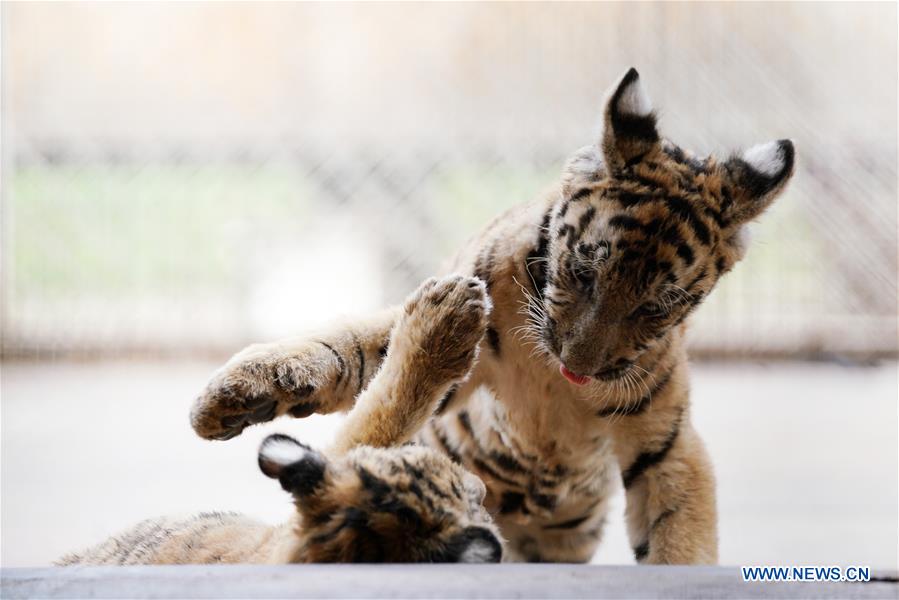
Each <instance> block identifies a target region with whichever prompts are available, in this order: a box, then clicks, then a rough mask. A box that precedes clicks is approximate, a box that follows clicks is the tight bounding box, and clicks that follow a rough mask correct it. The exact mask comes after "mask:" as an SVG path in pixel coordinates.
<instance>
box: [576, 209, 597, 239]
mask: <svg viewBox="0 0 899 600" xmlns="http://www.w3.org/2000/svg"><path fill="white" fill-rule="evenodd" d="M594 216H596V207H594V206H588V207H587V210H585V211H584V213H583V214H582V215H581V216H580V218H578V221H577V229H578V232H577V236H578V237H579V238H580V237H582V236H583V235H584V231H585V230H586V229H587V226H588V225H590V222H591V221H593V217H594Z"/></svg>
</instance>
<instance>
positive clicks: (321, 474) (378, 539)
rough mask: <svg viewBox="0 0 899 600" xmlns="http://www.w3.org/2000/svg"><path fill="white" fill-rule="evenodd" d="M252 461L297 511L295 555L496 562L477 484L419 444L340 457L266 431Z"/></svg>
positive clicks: (497, 551) (496, 545)
mask: <svg viewBox="0 0 899 600" xmlns="http://www.w3.org/2000/svg"><path fill="white" fill-rule="evenodd" d="M259 467H260V468H261V469H262V472H263V473H265V474H266V475H268V476H269V477H272V478H275V479H278V480H279V481H280V482H281V486H282V487H283V488H284V489H285V490H286V491H288V492H290V493H291V494H292V495H293V497H294V501H295V504H296V507H297V510H298V511H299V513H300V515H301V516H302V519H301V525H300V527H301V532H299V533H300V535H301V537H302V538H303V539H304V544H303V547H302V548H301V550H300V555H299V556H298V557H297V561H298V562H468V563H481V562H499V561H500V559H501V558H502V545H501V543H500V537H499V533H498V530H497V528H496V526H495V525H494V524H493V521H492V519H491V518H490V515H489V514H488V513H487V511H486V510H485V509H484V507H483V504H482V502H483V500H484V495H485V492H486V490H485V487H484V483H483V482H482V481H481V480H480V479H478V477H476V476H475V475H473V474H471V473H469V472H468V471H466V470H465V469H463V468H462V467H460V466H459V465H457V464H456V463H454V462H452V461H451V460H450V459H449V458H447V457H446V456H444V455H442V454H440V453H438V452H436V451H434V450H431V449H430V448H425V447H422V446H411V445H410V446H401V447H397V448H370V447H366V446H362V447H357V448H355V449H353V450H351V451H350V452H348V453H347V454H346V455H343V456H341V457H339V458H334V459H329V458H328V457H326V456H325V455H323V454H322V453H320V452H317V451H315V450H312V449H311V448H309V447H307V446H305V445H303V444H301V443H299V442H297V441H296V440H294V439H293V438H291V437H288V436H286V435H279V434H276V435H271V436H269V437H268V438H266V439H265V441H264V442H263V443H262V446H261V448H260V450H259Z"/></svg>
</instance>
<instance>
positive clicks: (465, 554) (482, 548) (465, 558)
mask: <svg viewBox="0 0 899 600" xmlns="http://www.w3.org/2000/svg"><path fill="white" fill-rule="evenodd" d="M495 557H496V546H495V545H494V544H491V543H490V542H488V541H487V540H481V539H478V540H473V541H472V542H471V543H470V544H469V545H468V547H467V548H466V549H465V550H463V551H462V554H460V555H459V562H460V563H488V562H496V558H495Z"/></svg>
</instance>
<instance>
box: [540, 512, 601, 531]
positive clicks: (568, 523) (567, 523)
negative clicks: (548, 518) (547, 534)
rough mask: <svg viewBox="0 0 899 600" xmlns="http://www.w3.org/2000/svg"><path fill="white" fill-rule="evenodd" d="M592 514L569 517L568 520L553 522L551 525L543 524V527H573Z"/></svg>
mask: <svg viewBox="0 0 899 600" xmlns="http://www.w3.org/2000/svg"><path fill="white" fill-rule="evenodd" d="M592 516H593V515H592V514H587V515H584V516H583V517H578V518H576V519H571V520H570V521H563V522H561V523H555V524H553V525H544V526H543V529H575V528H576V527H578V526H580V525H581V524H583V523H584V521H586V520H587V519H589V518H590V517H592Z"/></svg>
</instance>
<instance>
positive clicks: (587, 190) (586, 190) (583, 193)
mask: <svg viewBox="0 0 899 600" xmlns="http://www.w3.org/2000/svg"><path fill="white" fill-rule="evenodd" d="M592 193H593V188H592V187H583V188H581V189H579V190H578V191H576V192H575V193H573V194H572V195H571V198H570V199H569V200H570V201H571V202H577V201H578V200H580V199H581V198H586V197H587V196H589V195H590V194H592ZM566 208H567V207H566Z"/></svg>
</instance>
